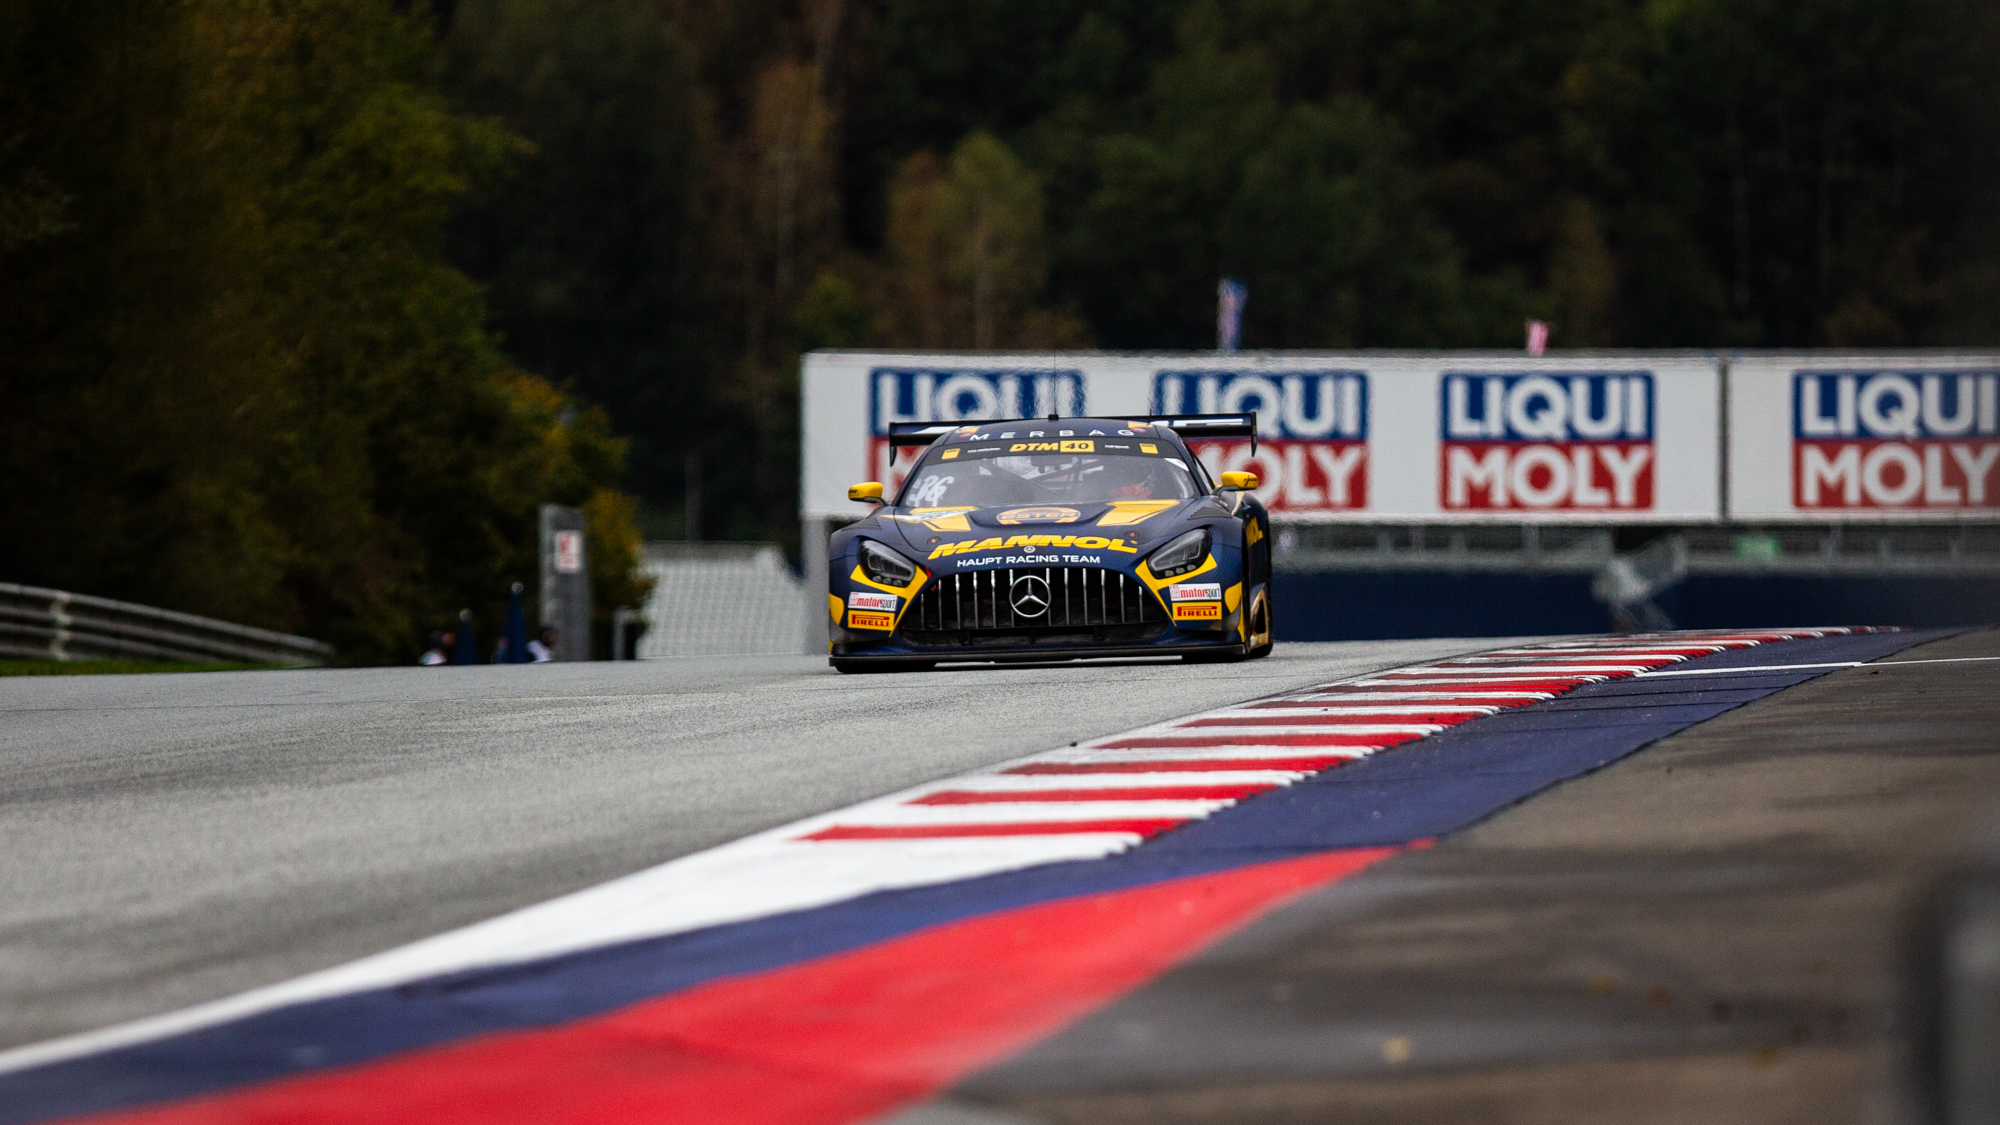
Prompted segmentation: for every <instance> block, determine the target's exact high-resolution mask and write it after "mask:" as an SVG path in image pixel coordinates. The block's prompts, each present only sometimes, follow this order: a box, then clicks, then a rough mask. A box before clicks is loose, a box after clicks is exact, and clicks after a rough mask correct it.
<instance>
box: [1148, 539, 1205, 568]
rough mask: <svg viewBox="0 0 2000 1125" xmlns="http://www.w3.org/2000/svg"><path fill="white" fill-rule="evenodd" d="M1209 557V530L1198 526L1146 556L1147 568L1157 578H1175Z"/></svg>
mask: <svg viewBox="0 0 2000 1125" xmlns="http://www.w3.org/2000/svg"><path fill="white" fill-rule="evenodd" d="M1207 557H1208V531H1207V529H1206V528H1199V527H1198V528H1196V529H1194V530H1193V531H1190V532H1188V533H1187V534H1186V535H1177V536H1175V537H1174V538H1173V540H1172V541H1171V542H1169V543H1168V544H1167V545H1166V546H1164V547H1162V548H1160V549H1159V550H1157V551H1154V552H1153V553H1152V554H1150V555H1148V556H1146V569H1148V570H1150V571H1152V572H1153V577H1155V578H1175V577H1178V576H1180V575H1183V574H1186V573H1187V572H1188V571H1190V570H1193V569H1194V568H1195V567H1198V566H1200V565H1201V560H1203V559H1205V558H1207Z"/></svg>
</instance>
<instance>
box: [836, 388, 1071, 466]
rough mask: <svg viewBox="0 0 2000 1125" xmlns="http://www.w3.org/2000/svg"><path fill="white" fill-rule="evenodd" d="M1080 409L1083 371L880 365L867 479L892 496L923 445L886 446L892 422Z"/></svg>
mask: <svg viewBox="0 0 2000 1125" xmlns="http://www.w3.org/2000/svg"><path fill="white" fill-rule="evenodd" d="M1083 412H1084V393H1083V372H1081V371H1076V370H1073V369H1072V370H1061V371H1032V370H1030V371H1020V370H1013V371H990V370H966V369H963V368H958V369H953V368H942V369H940V368H902V367H878V368H876V369H874V370H873V371H870V372H869V373H868V419H869V440H868V479H869V480H879V481H881V482H882V487H883V489H884V490H885V491H887V492H888V493H890V494H891V495H893V494H894V493H895V492H896V490H897V489H898V488H901V487H902V485H903V477H904V476H905V475H907V474H908V473H909V471H910V468H911V466H913V465H915V464H916V463H917V459H918V458H919V457H921V456H923V452H924V451H923V449H922V448H921V447H914V448H913V447H907V446H906V447H904V449H903V450H902V452H901V453H900V454H898V453H897V451H896V449H895V448H894V447H893V446H891V445H890V444H889V426H890V424H891V423H895V422H964V421H980V420H985V419H998V418H1041V417H1045V416H1047V415H1050V414H1059V415H1062V416H1063V417H1065V418H1067V417H1072V416H1074V415H1078V414H1082V413H1083Z"/></svg>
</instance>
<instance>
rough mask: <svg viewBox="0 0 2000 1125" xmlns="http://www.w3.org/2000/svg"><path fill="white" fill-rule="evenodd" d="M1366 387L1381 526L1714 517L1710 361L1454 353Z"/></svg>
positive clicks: (1391, 372)
mask: <svg viewBox="0 0 2000 1125" xmlns="http://www.w3.org/2000/svg"><path fill="white" fill-rule="evenodd" d="M1369 374H1370V376H1371V378H1372V379H1373V383H1372V386H1374V387H1375V388H1376V390H1377V393H1376V396H1375V402H1376V403H1377V407H1376V410H1375V423H1376V427H1375V434H1376V435H1377V437H1376V440H1375V441H1374V443H1373V446H1372V467H1371V470H1370V471H1371V474H1372V479H1373V481H1375V482H1377V483H1376V485H1375V496H1376V498H1377V506H1378V510H1379V511H1381V512H1382V517H1383V518H1390V519H1423V520H1426V521H1433V520H1434V521H1439V522H1445V521H1456V520H1464V521H1491V522H1522V521H1544V522H1567V523H1606V522H1618V521H1626V522H1646V521H1674V522H1699V521H1703V520H1713V519H1716V518H1718V517H1719V516H1720V514H1721V506H1720V489H1719V485H1720V479H1719V470H1720V458H1719V452H1720V451H1719V447H1718V437H1719V434H1720V429H1719V426H1718V421H1719V394H1720V390H1721V385H1720V380H1719V378H1718V374H1717V365H1716V364H1715V362H1714V361H1713V360H1709V359H1705V358H1702V357H1699V356H1687V355H1671V354H1669V355H1645V354H1632V353H1628V354H1622V355H1620V354H1610V355H1605V356H1594V357H1589V356H1525V355H1519V354H1517V355H1513V356H1482V355H1477V354H1461V355H1440V356H1436V357H1425V358H1402V357H1398V358H1395V359H1389V360H1383V361H1379V362H1377V363H1376V364H1374V365H1372V366H1371V369H1370V371H1369ZM1419 425H1421V426H1423V427H1424V430H1423V432H1421V433H1418V432H1416V427H1417V426H1419Z"/></svg>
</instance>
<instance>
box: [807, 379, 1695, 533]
mask: <svg viewBox="0 0 2000 1125" xmlns="http://www.w3.org/2000/svg"><path fill="white" fill-rule="evenodd" d="M1719 394H1720V383H1719V379H1718V376H1717V366H1716V364H1715V362H1714V361H1713V360H1711V359H1707V358H1703V357H1698V356H1697V357H1690V356H1686V355H1671V356H1660V355H1652V356H1645V355H1631V354H1626V355H1615V354H1614V355H1597V356H1563V357H1544V358H1539V359H1531V358H1528V357H1525V356H1496V355H1492V354H1475V353H1455V354H1454V353H1435V354H1427V355H1422V356H1412V355H1388V356H1385V355H1367V354H1329V353H1259V354H1242V355H1218V354H1217V353H1214V352H1194V353H1184V354H1163V353H1135V354H1115V353H1103V352H1079V353H1059V354H1055V355H1038V356H1037V355H1019V354H1014V355H967V354H936V353H933V354H911V355H892V354H865V353H856V352H816V353H813V354H812V355H809V356H807V357H806V359H805V370H804V372H803V388H802V395H801V398H802V408H803V410H804V418H803V425H804V436H805V449H804V474H805V480H804V482H803V488H802V492H801V498H800V499H801V505H800V506H801V509H802V511H803V514H805V515H807V516H831V517H850V518H851V517H856V516H860V515H862V514H864V513H865V512H866V510H867V509H866V508H865V507H864V506H862V505H859V504H853V503H850V502H849V501H848V500H847V498H846V496H847V486H848V485H850V484H853V483H855V482H857V481H862V480H879V481H881V482H882V483H883V484H884V485H885V486H886V487H887V488H889V489H891V490H893V489H894V488H895V487H897V486H898V485H899V484H900V483H901V479H902V476H901V474H902V472H903V471H905V470H906V468H907V465H908V464H909V463H910V461H911V460H913V459H914V457H915V456H916V454H917V452H918V451H915V450H905V451H904V452H903V453H902V455H901V457H895V456H892V452H893V451H892V450H891V448H890V446H889V444H888V437H887V435H888V428H889V425H890V424H891V423H894V422H907V421H917V422H944V421H963V420H975V419H988V418H1010V417H1016V418H1036V417H1043V416H1046V415H1048V414H1051V413H1054V414H1057V415H1059V416H1061V417H1074V416H1078V415H1094V416H1097V417H1111V418H1116V417H1120V416H1125V415H1133V416H1137V415H1147V414H1175V413H1191V414H1192V413H1204V414H1205V413H1233V412H1238V411H1255V412H1256V414H1257V416H1258V421H1257V429H1258V444H1257V450H1256V451H1255V452H1254V453H1253V452H1252V451H1251V449H1250V443H1249V442H1248V441H1247V440H1228V441H1204V442H1198V443H1196V445H1195V452H1196V453H1197V454H1198V455H1199V456H1200V457H1201V458H1202V460H1203V462H1204V463H1205V464H1207V465H1208V467H1209V470H1210V472H1221V471H1224V470H1233V469H1249V470H1251V471H1254V472H1256V473H1257V474H1258V476H1259V478H1261V480H1262V482H1263V483H1262V485H1261V486H1260V487H1259V488H1258V490H1257V496H1258V498H1259V499H1260V500H1262V501H1263V503H1264V504H1265V505H1266V506H1267V507H1268V508H1269V509H1270V510H1271V513H1272V516H1273V518H1274V519H1277V520H1279V521H1281V522H1309V521H1353V522H1379V521H1397V520H1406V521H1423V522H1440V521H1452V520H1465V521H1483V522H1520V521H1523V520H1538V521H1551V522H1572V523H1599V522H1606V521H1620V520H1623V521H1672V522H1688V521H1699V520H1713V519H1717V518H1719V516H1720V506H1719V484H1720V476H1719V473H1720V464H1719V458H1718V450H1719V433H1720V431H1719V428H1718V409H1719V407H1718V400H1719Z"/></svg>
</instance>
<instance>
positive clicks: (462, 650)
mask: <svg viewBox="0 0 2000 1125" xmlns="http://www.w3.org/2000/svg"><path fill="white" fill-rule="evenodd" d="M451 662H452V663H453V664H477V663H479V639H478V638H477V637H474V636H473V635H472V611H471V610H469V609H461V610H459V611H458V651H457V652H455V653H453V654H452V660H451Z"/></svg>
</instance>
